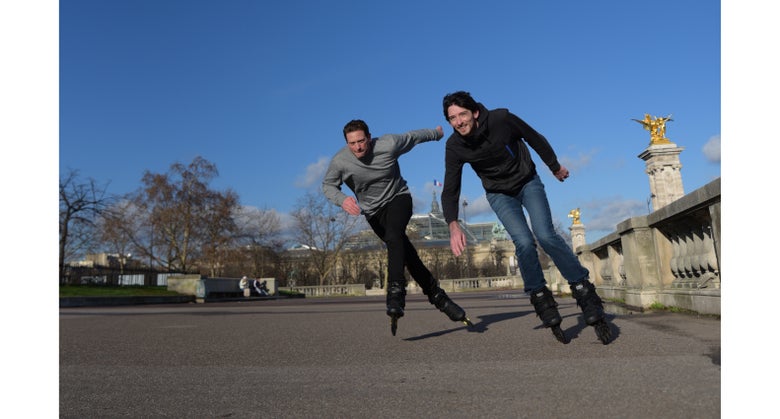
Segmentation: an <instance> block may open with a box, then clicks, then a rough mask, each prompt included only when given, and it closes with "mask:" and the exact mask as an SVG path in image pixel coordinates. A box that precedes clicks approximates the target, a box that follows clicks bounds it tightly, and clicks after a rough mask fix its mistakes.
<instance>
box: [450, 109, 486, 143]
mask: <svg viewBox="0 0 780 419" xmlns="http://www.w3.org/2000/svg"><path fill="white" fill-rule="evenodd" d="M477 118H479V111H475V112H471V111H470V110H468V109H466V108H461V107H460V106H458V105H450V106H449V107H448V108H447V122H449V123H450V125H451V126H452V128H454V129H455V131H458V134H460V135H461V136H463V137H466V136H469V135H471V134H472V133H473V132H474V130H475V129H476V128H477Z"/></svg>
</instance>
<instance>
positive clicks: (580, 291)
mask: <svg viewBox="0 0 780 419" xmlns="http://www.w3.org/2000/svg"><path fill="white" fill-rule="evenodd" d="M569 287H570V288H571V294H572V297H574V298H575V299H576V300H577V305H578V306H579V307H580V308H581V309H582V316H583V318H584V319H585V323H587V324H588V326H593V328H594V329H596V336H598V337H599V340H601V343H603V344H604V345H606V344H608V343H609V341H610V339H611V338H612V330H611V329H610V327H609V324H608V323H607V320H606V317H605V316H604V305H603V303H602V301H601V298H600V297H599V296H598V294H596V287H595V286H594V285H593V284H592V283H591V282H590V281H588V280H587V279H586V280H584V281H582V282H578V283H576V284H573V285H570V286H569Z"/></svg>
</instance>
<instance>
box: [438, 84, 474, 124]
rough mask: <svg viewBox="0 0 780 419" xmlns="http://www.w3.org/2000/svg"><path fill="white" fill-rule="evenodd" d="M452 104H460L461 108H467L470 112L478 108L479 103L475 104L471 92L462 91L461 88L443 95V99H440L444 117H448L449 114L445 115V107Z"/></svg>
mask: <svg viewBox="0 0 780 419" xmlns="http://www.w3.org/2000/svg"><path fill="white" fill-rule="evenodd" d="M452 105H457V106H460V107H461V108H465V109H468V110H470V111H471V112H476V111H478V110H479V105H478V104H477V101H476V100H474V98H473V97H471V93H469V92H464V91H463V90H460V91H457V92H455V93H450V94H448V95H446V96H444V100H442V107H443V108H444V119H447V118H448V117H449V115H447V109H448V108H449V107H450V106H452Z"/></svg>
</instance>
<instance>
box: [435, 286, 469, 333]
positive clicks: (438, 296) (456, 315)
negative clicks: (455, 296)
mask: <svg viewBox="0 0 780 419" xmlns="http://www.w3.org/2000/svg"><path fill="white" fill-rule="evenodd" d="M428 301H430V303H431V304H433V305H435V306H436V308H438V309H439V311H441V312H442V313H444V314H446V315H447V317H449V318H450V320H452V321H454V322H463V324H465V325H466V326H474V324H473V323H471V320H469V318H468V317H466V312H465V311H464V310H463V309H462V308H460V306H459V305H457V304H455V302H454V301H452V300H451V299H450V297H449V296H448V295H447V293H446V292H444V290H443V289H441V288H439V287H438V286H434V287H433V289H432V290H431V292H430V293H429V294H428Z"/></svg>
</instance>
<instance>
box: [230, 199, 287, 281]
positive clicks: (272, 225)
mask: <svg viewBox="0 0 780 419" xmlns="http://www.w3.org/2000/svg"><path fill="white" fill-rule="evenodd" d="M235 220H236V225H237V228H238V234H237V237H236V238H237V243H238V244H239V245H240V246H241V249H243V253H244V254H245V255H246V258H247V259H248V260H249V261H250V264H249V267H248V269H246V270H247V271H248V273H249V274H250V275H252V276H254V277H264V276H266V275H268V273H269V272H272V271H274V270H275V269H274V268H273V267H272V266H271V264H272V263H274V262H275V261H276V259H277V255H276V252H279V251H281V249H282V237H281V231H282V230H281V225H280V220H279V214H277V213H276V211H274V210H268V209H258V208H254V207H242V208H240V209H239V211H238V213H237V214H236V215H235Z"/></svg>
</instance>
